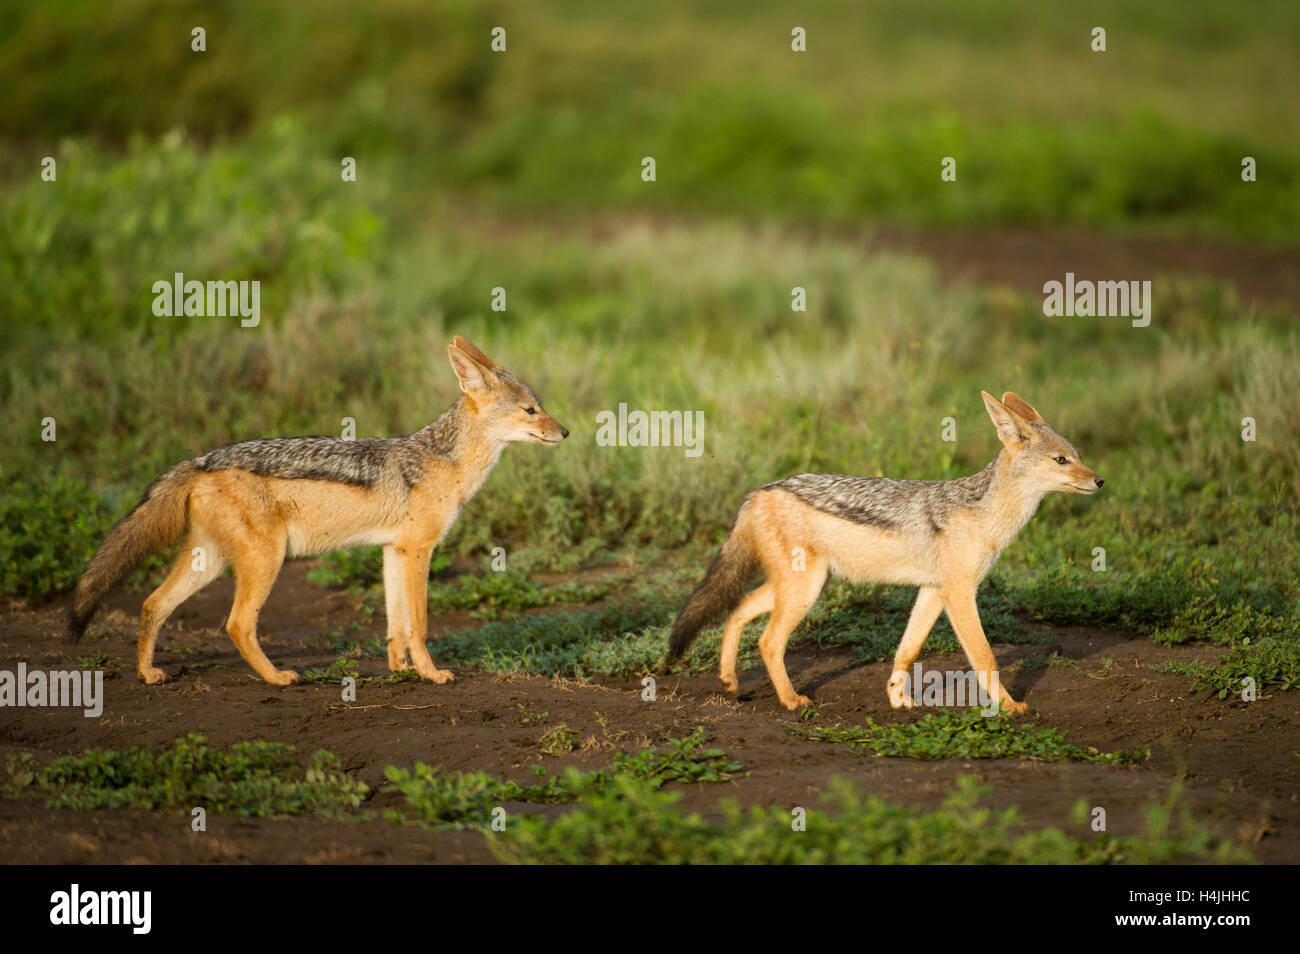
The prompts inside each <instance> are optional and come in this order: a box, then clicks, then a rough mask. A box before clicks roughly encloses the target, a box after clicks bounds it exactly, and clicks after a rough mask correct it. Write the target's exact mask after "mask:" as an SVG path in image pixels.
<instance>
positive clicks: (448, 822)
mask: <svg viewBox="0 0 1300 954" xmlns="http://www.w3.org/2000/svg"><path fill="white" fill-rule="evenodd" d="M566 728H567V727H566V726H557V727H556V728H555V729H553V730H551V731H550V732H548V733H547V734H546V736H544V738H549V739H554V738H556V737H557V733H558V732H560V730H564V729H566ZM565 738H566V739H567V740H568V741H567V744H566V745H564V746H561V747H552V748H551V750H549V751H547V750H546V746H545V745H544V746H543V752H544V754H548V755H559V754H563V753H565V752H569V751H572V749H573V745H572V743H573V742H574V741H576V738H577V735H576V733H574V732H573V730H569V735H567V736H565ZM705 742H706V738H705V734H704V728H703V727H702V726H700V727H697V728H696V729H695V731H694V732H692V733H691V734H690V735H688V736H685V737H684V738H680V739H677V738H669V739H668V740H667V743H668V744H667V748H666V749H665V750H664V751H663V752H659V751H657V750H654V749H642V750H640V751H639V752H637V754H635V755H628V754H626V753H624V752H619V753H617V754H616V755H615V756H614V760H613V763H612V764H611V765H610V767H609V768H608V769H605V770H600V771H595V772H584V771H581V770H579V769H576V768H574V767H572V766H570V767H569V768H568V769H566V770H565V771H564V773H563V774H561V775H548V774H547V773H546V771H545V770H544V769H543V768H542V767H541V766H539V765H534V766H533V769H532V770H533V775H534V777H535V778H536V781H535V782H534V783H533V784H531V785H521V784H519V783H518V782H511V781H503V780H501V779H497V778H495V777H493V776H492V775H489V774H488V773H487V772H483V771H476V772H448V771H445V770H444V769H442V768H439V767H437V766H434V767H430V766H428V765H425V764H423V763H421V762H416V763H415V765H414V767H413V768H411V769H409V770H408V769H401V768H397V767H396V766H392V765H390V766H389V767H388V769H387V770H386V774H387V777H388V780H389V781H390V782H391V783H392V784H391V785H390V786H389V787H388V788H387V789H386V791H390V792H395V793H398V794H401V795H402V797H403V798H404V799H405V800H406V805H405V806H404V807H403V808H401V809H393V810H391V811H389V812H388V813H387V817H388V818H389V820H390V821H393V822H396V823H399V824H406V823H417V824H420V825H423V826H426V827H432V828H476V829H478V830H481V831H488V830H490V827H491V822H492V812H493V810H494V809H496V808H498V807H500V806H501V804H502V803H503V802H528V803H534V804H563V803H572V802H586V801H589V800H590V799H592V798H593V797H597V796H599V795H601V794H602V793H605V792H610V791H615V790H617V787H618V786H619V785H620V784H622V783H623V782H625V781H631V782H635V783H636V784H637V785H639V786H642V787H644V789H645V790H649V791H654V790H657V789H659V788H661V787H662V786H664V785H666V784H667V783H669V782H725V781H727V780H728V779H731V778H733V777H734V776H735V775H737V774H738V773H739V772H740V771H741V770H742V768H743V767H742V766H741V765H740V764H739V763H738V762H734V761H732V760H730V759H728V758H727V757H726V754H725V753H724V752H722V751H721V750H720V749H710V748H705Z"/></svg>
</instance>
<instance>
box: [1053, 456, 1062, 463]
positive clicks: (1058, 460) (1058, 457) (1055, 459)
mask: <svg viewBox="0 0 1300 954" xmlns="http://www.w3.org/2000/svg"><path fill="white" fill-rule="evenodd" d="M1052 460H1054V461H1056V462H1057V463H1058V464H1064V463H1065V458H1064V457H1060V456H1057V457H1053V458H1052Z"/></svg>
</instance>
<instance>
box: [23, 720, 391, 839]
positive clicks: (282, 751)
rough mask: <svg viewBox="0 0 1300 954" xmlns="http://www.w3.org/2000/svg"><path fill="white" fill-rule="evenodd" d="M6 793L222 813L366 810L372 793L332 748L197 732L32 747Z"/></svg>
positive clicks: (60, 802)
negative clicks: (156, 739)
mask: <svg viewBox="0 0 1300 954" xmlns="http://www.w3.org/2000/svg"><path fill="white" fill-rule="evenodd" d="M6 769H7V778H6V779H5V780H4V781H3V783H0V794H3V795H6V796H9V797H14V796H24V797H34V798H44V799H45V805H46V807H47V808H60V809H74V810H77V811H88V810H95V809H150V810H159V811H183V812H189V811H190V810H191V809H193V808H203V809H205V810H206V811H208V812H212V813H214V814H222V815H236V816H255V817H258V818H267V817H271V816H275V815H303V814H313V815H319V816H335V817H349V816H353V815H356V814H358V812H359V809H360V806H361V804H362V802H363V801H364V800H365V798H366V795H367V793H368V791H369V790H368V789H367V787H366V786H365V785H364V784H363V783H362V782H360V781H358V780H356V779H354V778H351V777H350V776H349V775H347V774H346V773H345V772H344V771H343V769H342V767H341V766H340V764H339V760H338V758H337V757H336V756H334V755H333V754H331V753H329V752H326V751H324V750H319V751H317V752H316V753H314V754H313V755H312V756H310V758H308V759H307V760H306V761H305V762H304V761H303V760H302V759H300V758H299V756H298V755H297V754H296V752H295V749H294V747H293V746H292V745H286V744H284V743H281V742H263V741H252V742H236V743H235V744H234V745H232V746H231V747H230V749H229V750H228V751H227V750H223V749H214V748H211V747H209V746H208V745H207V744H206V742H205V740H204V738H203V736H201V735H197V734H194V733H191V734H189V735H187V736H185V737H184V738H182V739H177V740H176V741H175V742H174V743H173V744H172V745H171V746H167V747H161V746H160V747H150V748H136V747H134V746H132V747H131V748H129V749H125V750H122V751H114V750H101V749H90V750H88V751H87V752H85V753H83V754H82V755H79V756H64V757H63V758H59V759H55V760H54V761H53V762H51V763H49V764H48V765H38V764H37V763H36V761H35V760H34V758H33V757H32V756H31V755H30V754H28V753H22V754H20V755H18V756H10V757H9V759H8V760H7V764H6Z"/></svg>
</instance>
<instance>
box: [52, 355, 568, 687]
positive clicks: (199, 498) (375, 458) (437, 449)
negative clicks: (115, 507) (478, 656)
mask: <svg viewBox="0 0 1300 954" xmlns="http://www.w3.org/2000/svg"><path fill="white" fill-rule="evenodd" d="M447 354H448V357H449V358H450V359H451V366H452V369H453V370H454V371H455V372H456V377H457V378H459V379H460V389H461V391H462V392H464V393H463V394H462V395H461V397H460V399H459V400H457V401H456V403H455V404H453V405H452V406H451V408H450V409H449V410H448V411H447V412H446V413H445V414H443V415H442V417H440V418H438V419H437V420H436V421H434V422H433V423H432V424H430V425H429V426H428V427H425V428H423V429H422V430H419V431H416V432H415V433H414V434H408V435H406V436H405V437H387V438H369V439H360V440H344V439H341V438H335V437H292V438H278V439H272V440H253V441H239V442H237V443H233V444H226V445H224V446H222V447H218V448H217V449H216V450H214V451H211V452H210V453H207V454H204V455H203V456H202V457H196V458H195V459H193V460H188V461H185V462H184V463H182V464H177V465H176V466H175V467H173V468H172V469H171V470H169V471H167V473H165V474H163V475H162V476H161V477H159V478H158V479H157V480H155V481H154V482H153V483H152V484H150V485H149V488H148V489H147V490H146V491H145V492H144V496H143V497H142V498H141V500H140V503H139V504H138V505H136V508H135V509H134V510H133V511H132V512H131V513H130V514H128V515H127V516H126V517H124V518H123V519H122V520H121V521H120V522H119V523H118V524H117V525H116V526H115V527H114V528H113V529H112V530H111V531H110V532H109V534H108V536H107V537H106V538H105V540H104V542H103V544H102V545H101V546H100V548H99V551H98V552H97V553H96V554H95V556H94V559H92V560H91V561H90V566H89V567H87V568H86V572H85V574H84V575H83V576H82V577H81V581H80V582H79V583H78V584H77V588H76V591H75V593H74V594H73V600H72V606H71V608H70V611H69V618H68V632H69V635H70V636H71V637H72V639H73V640H74V641H75V640H77V639H79V638H80V637H81V635H82V634H83V633H84V632H85V630H86V626H87V624H89V622H90V619H91V617H92V616H93V615H94V613H95V609H96V608H97V607H98V606H99V603H100V601H101V600H102V599H103V597H104V594H105V593H106V592H107V591H108V589H109V588H110V587H111V586H112V585H113V584H114V583H116V582H117V581H118V580H120V579H121V578H122V576H123V575H124V574H125V573H126V572H127V571H128V570H130V569H131V568H132V567H133V566H135V565H136V564H138V563H139V562H140V561H141V560H143V559H144V558H145V557H147V556H149V555H150V554H151V553H155V552H157V551H158V550H161V549H162V548H164V547H167V546H170V545H172V544H174V543H176V542H177V541H182V543H181V550H180V555H179V556H178V557H177V558H176V562H175V564H174V565H173V566H172V569H171V572H170V573H169V574H168V576H167V579H166V580H164V581H163V584H162V585H161V586H160V587H158V589H157V590H155V591H154V592H153V594H152V595H151V596H150V597H149V598H148V599H146V600H145V601H144V610H143V612H142V614H141V618H140V642H139V647H138V650H137V656H136V666H137V671H138V672H139V675H140V678H141V679H142V680H144V681H145V682H148V683H156V682H161V681H163V680H164V679H165V678H166V674H165V673H164V672H163V671H162V670H161V669H158V668H156V667H155V666H154V664H153V655H154V643H155V641H156V640H157V638H158V630H159V628H160V627H161V626H162V624H163V623H164V622H165V621H166V619H167V617H168V616H170V615H171V614H172V612H173V611H174V610H175V609H176V607H178V606H179V605H180V604H181V603H182V602H184V601H185V600H186V599H188V598H189V597H190V596H192V595H194V594H195V593H197V592H198V591H199V590H200V589H202V588H203V587H204V586H206V585H207V584H208V583H210V582H212V580H214V579H216V578H217V577H218V576H219V575H220V574H221V572H222V570H224V569H225V568H226V566H227V565H233V567H234V573H235V600H234V605H233V606H232V607H231V610H230V618H229V620H228V621H227V623H226V631H227V632H228V633H229V634H230V638H231V639H232V640H234V642H235V646H236V647H237V648H238V649H239V652H240V655H242V656H243V657H244V659H245V660H247V661H248V664H249V665H250V666H252V667H253V668H254V669H255V670H257V673H258V675H260V676H261V677H262V678H263V679H265V680H266V681H267V682H271V683H275V684H276V685H281V686H283V685H288V684H289V683H292V682H296V681H297V679H298V674H297V673H296V672H293V671H292V670H288V669H276V668H275V666H273V665H272V664H271V661H270V660H269V659H267V658H266V654H265V653H263V652H262V649H261V647H260V646H259V645H258V643H257V616H258V612H259V611H260V610H261V608H262V604H263V603H265V602H266V598H267V596H268V595H269V594H270V592H271V586H272V585H273V584H274V583H275V578H276V576H277V575H278V574H279V572H280V566H281V565H282V564H283V563H284V559H285V557H286V556H306V555H310V554H316V553H323V552H325V551H327V550H337V549H341V548H343V547H354V546H361V545H365V544H372V545H373V544H378V545H380V546H382V547H383V548H384V596H385V602H386V604H387V610H388V666H389V668H390V669H392V670H394V671H396V670H399V669H407V668H411V667H412V666H413V667H414V668H415V670H416V671H417V672H418V673H419V674H420V677H421V678H422V679H427V680H429V681H431V682H439V683H443V682H450V681H451V680H452V678H453V676H452V673H451V672H450V670H446V669H439V668H438V667H437V666H435V665H434V662H433V660H432V659H431V658H430V656H429V650H428V648H427V647H426V646H425V642H424V640H425V635H426V632H427V628H428V615H427V614H428V605H429V604H428V595H427V590H426V587H427V583H428V577H429V559H430V556H431V554H432V552H433V548H434V547H435V546H437V544H438V542H439V541H440V540H441V539H442V538H443V536H444V535H445V534H446V533H447V531H448V529H450V527H451V525H452V524H453V523H454V522H455V520H456V517H457V516H458V515H459V513H460V510H461V507H463V506H464V504H465V502H466V501H467V500H469V498H470V497H472V496H473V495H474V493H475V491H477V490H478V489H479V487H480V486H482V484H483V481H484V480H486V479H487V476H488V474H489V473H490V472H491V471H492V468H493V467H494V466H495V465H496V462H497V460H498V459H499V458H500V456H501V451H502V450H503V449H504V448H505V446H506V445H507V444H509V443H511V442H515V441H525V442H530V443H534V444H558V443H559V442H560V441H562V440H564V438H566V437H568V436H569V432H568V431H567V430H566V429H565V428H563V427H561V426H560V424H559V423H558V422H557V421H556V420H555V419H554V418H553V417H551V416H550V415H549V414H547V413H546V411H545V410H543V409H542V403H541V401H539V400H538V399H537V395H536V394H534V393H533V391H532V389H531V388H529V387H528V385H526V384H524V383H522V382H521V381H518V380H516V379H515V378H513V377H511V376H510V375H509V374H507V373H506V372H505V371H504V370H502V369H501V368H499V367H497V365H496V364H494V363H493V361H492V359H491V358H489V357H488V356H487V355H485V354H484V353H483V352H482V351H480V350H479V349H478V348H476V347H474V346H473V345H472V344H470V343H469V342H468V341H466V340H465V339H464V338H462V337H460V336H459V335H457V336H456V337H455V340H454V341H453V343H452V344H451V345H450V346H448V348H447ZM195 548H202V553H203V557H204V559H203V560H202V561H200V562H199V563H198V564H197V565H200V566H202V569H201V570H195V569H194V565H196V564H195V562H194V558H193V557H192V555H191V554H192V553H193V551H194V549H195Z"/></svg>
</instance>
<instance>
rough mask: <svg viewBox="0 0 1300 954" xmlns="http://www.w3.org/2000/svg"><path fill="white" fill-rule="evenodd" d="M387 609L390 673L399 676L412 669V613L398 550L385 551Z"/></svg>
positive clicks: (385, 598)
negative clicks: (397, 673)
mask: <svg viewBox="0 0 1300 954" xmlns="http://www.w3.org/2000/svg"><path fill="white" fill-rule="evenodd" d="M384 607H385V610H386V611H387V615H388V669H389V671H390V672H398V671H400V670H402V669H410V668H411V651H410V650H409V649H408V648H407V641H408V640H409V639H410V636H411V610H410V607H409V606H408V605H407V600H406V586H405V583H404V582H403V575H402V558H401V557H400V556H398V554H397V550H396V548H395V547H392V546H387V547H384Z"/></svg>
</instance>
